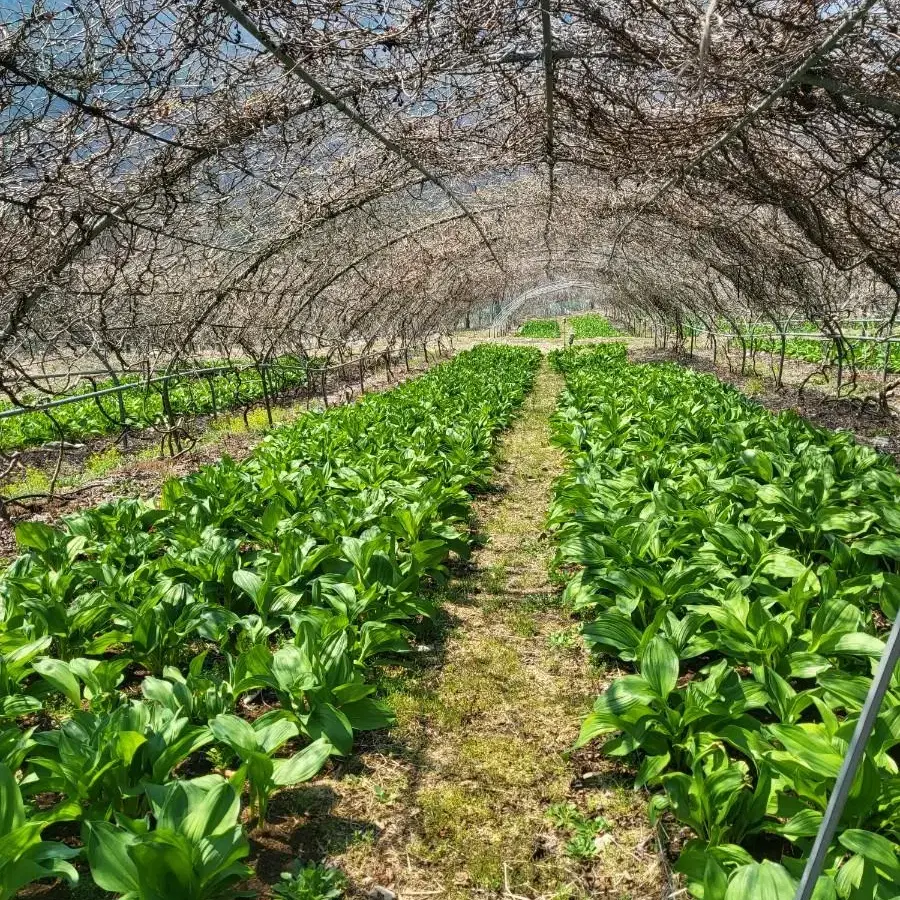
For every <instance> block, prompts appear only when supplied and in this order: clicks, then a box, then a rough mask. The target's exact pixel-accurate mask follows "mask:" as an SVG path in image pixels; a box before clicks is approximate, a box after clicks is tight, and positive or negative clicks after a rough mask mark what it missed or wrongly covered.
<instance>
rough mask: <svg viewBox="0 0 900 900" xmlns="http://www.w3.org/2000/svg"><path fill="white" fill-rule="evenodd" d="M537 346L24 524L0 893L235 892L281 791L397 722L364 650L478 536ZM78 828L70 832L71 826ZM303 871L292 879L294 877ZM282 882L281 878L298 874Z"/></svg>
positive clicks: (425, 609)
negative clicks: (67, 887) (81, 885)
mask: <svg viewBox="0 0 900 900" xmlns="http://www.w3.org/2000/svg"><path fill="white" fill-rule="evenodd" d="M539 359H540V354H539V353H538V352H537V351H536V350H532V349H528V348H512V347H497V346H483V347H478V348H476V349H474V350H471V351H468V352H466V353H462V354H460V355H459V356H457V357H456V358H455V359H454V360H452V361H451V362H447V363H445V364H442V365H440V366H438V367H436V368H434V369H432V370H431V371H430V372H429V373H428V374H426V375H424V376H423V377H421V378H419V379H416V380H413V381H410V382H407V383H406V384H404V385H402V386H401V387H398V388H396V389H394V390H393V391H390V392H387V393H384V394H373V395H370V396H368V397H366V398H364V399H362V400H360V401H359V402H357V403H355V404H350V405H347V406H343V407H338V408H333V409H331V410H328V411H325V412H321V413H315V412H314V413H310V414H308V415H305V416H303V417H301V418H300V419H299V420H298V421H297V422H296V423H295V424H292V425H290V426H285V427H282V428H278V429H275V430H274V431H272V432H271V433H270V434H269V435H267V437H266V438H265V439H264V440H263V441H262V443H261V445H260V446H259V447H258V448H257V450H256V451H255V452H254V453H253V454H252V456H251V457H250V458H249V459H248V460H247V461H246V462H244V463H242V464H237V463H235V462H232V461H230V460H229V459H227V458H224V459H222V460H221V461H219V462H218V463H216V464H214V465H210V466H207V467H205V468H203V469H201V470H200V471H198V472H197V473H196V474H194V475H191V476H189V477H186V478H184V479H181V480H173V481H170V482H168V483H167V484H166V485H165V487H164V489H163V491H162V495H161V497H160V500H159V502H158V503H155V504H151V503H146V502H142V501H140V500H118V501H116V502H112V503H108V504H105V505H102V506H99V507H97V508H95V509H90V510H87V511H84V512H81V513H78V514H76V515H71V516H68V517H66V518H65V519H63V520H62V522H61V523H60V525H59V526H58V527H50V526H48V525H44V524H41V523H37V522H32V523H26V524H22V525H19V526H18V528H17V531H16V536H17V540H18V542H19V545H20V547H21V549H22V554H21V555H20V556H19V557H18V558H17V559H16V560H15V561H14V562H13V563H12V565H11V566H10V567H9V568H8V569H7V570H6V572H5V573H4V574H3V575H2V576H0V900H6V898H9V897H12V896H13V895H14V894H15V893H16V891H17V890H19V889H20V888H21V887H22V886H24V885H26V884H28V883H30V882H32V881H35V880H39V879H44V878H52V877H62V878H66V879H69V880H70V881H74V880H75V879H76V878H77V877H78V874H79V873H78V870H77V869H76V868H75V867H74V865H73V861H74V860H75V858H76V857H80V858H81V860H82V862H81V869H82V874H83V872H84V868H85V864H86V866H87V868H88V870H89V872H90V877H91V878H92V879H93V881H94V882H95V883H96V885H97V886H99V887H100V888H101V889H103V890H105V891H109V892H111V893H113V894H115V895H117V896H119V897H122V898H137V900H163V898H169V900H171V898H172V897H178V898H179V900H215V898H224V897H229V896H234V895H235V894H234V892H235V891H236V890H237V889H238V888H239V887H240V886H241V885H242V883H244V882H245V881H246V879H247V877H248V875H249V874H250V869H249V868H248V866H247V865H246V862H245V860H246V857H247V856H248V854H249V844H248V837H247V832H248V828H249V827H253V826H255V825H256V824H257V823H260V822H263V821H264V820H265V818H266V814H267V809H268V804H269V801H270V798H271V796H272V795H273V793H274V792H276V791H278V790H280V789H283V788H286V787H289V786H292V785H296V784H299V783H302V782H304V781H307V780H308V779H310V778H312V777H313V776H314V775H315V774H316V773H317V772H319V771H320V769H321V768H322V767H323V766H324V765H325V764H326V763H327V761H328V759H329V758H330V757H331V756H335V755H344V754H347V753H349V752H350V751H351V748H352V746H353V743H354V736H355V734H356V733H357V732H360V731H366V730H371V729H379V728H382V727H385V726H387V725H389V724H390V722H391V720H392V715H391V711H390V709H389V708H388V706H387V705H386V704H385V703H384V702H382V701H381V700H379V699H378V698H377V696H376V695H375V694H376V687H375V685H374V684H373V682H372V679H371V677H370V675H371V671H370V670H371V665H372V662H373V660H374V659H375V658H377V657H381V658H384V657H385V655H386V654H387V655H391V656H395V655H402V654H404V653H406V652H407V651H408V650H409V647H410V637H411V634H412V633H413V632H412V629H413V628H414V627H416V624H417V622H419V621H420V620H421V619H422V618H423V617H428V616H431V615H432V613H433V609H432V604H431V602H430V601H429V600H428V599H427V596H426V594H427V591H426V588H427V587H428V585H430V584H433V583H435V582H440V581H441V580H442V579H443V578H444V577H445V576H446V574H447V568H446V566H447V561H448V556H449V554H451V553H456V554H459V555H460V556H461V557H464V556H465V555H466V554H467V553H468V549H469V537H468V531H467V519H468V514H469V502H470V491H471V490H473V489H477V488H479V487H481V486H483V485H484V484H485V482H486V479H487V478H488V476H489V473H490V467H491V453H492V447H493V443H494V437H495V434H496V432H497V431H498V430H499V429H501V428H503V427H504V426H506V425H507V424H508V423H509V422H510V420H511V419H512V417H513V416H514V415H515V413H516V410H517V409H518V407H519V406H520V404H521V403H522V400H523V398H524V396H525V394H526V392H527V391H528V390H529V389H530V387H531V384H532V381H533V378H534V375H535V371H536V367H537V365H538V362H539ZM64 838H65V840H64ZM289 882H290V883H289ZM291 883H292V882H291V878H290V876H289V877H288V879H287V881H286V882H285V884H282V885H281V886H280V888H279V890H280V891H287V892H288V893H281V894H280V895H282V896H298V897H299V896H306V895H304V894H302V893H301V892H300V891H299V888H298V889H297V891H295V892H294V893H290V891H291V890H292V888H291Z"/></svg>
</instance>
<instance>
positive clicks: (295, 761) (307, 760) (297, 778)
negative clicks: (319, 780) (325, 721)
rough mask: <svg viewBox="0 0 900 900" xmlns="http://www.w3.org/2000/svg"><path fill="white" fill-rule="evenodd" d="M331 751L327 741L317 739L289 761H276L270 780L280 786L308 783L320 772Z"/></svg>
mask: <svg viewBox="0 0 900 900" xmlns="http://www.w3.org/2000/svg"><path fill="white" fill-rule="evenodd" d="M333 749H334V748H333V747H332V746H331V744H330V743H329V742H328V740H327V739H325V738H319V740H317V741H314V742H313V743H312V744H310V745H309V746H308V747H304V748H303V749H302V750H301V751H300V752H299V753H295V754H294V755H293V756H292V757H290V758H289V759H276V760H275V761H274V762H275V768H274V770H273V773H272V780H273V781H274V782H275V784H278V785H282V786H286V785H291V784H300V783H301V782H303V781H309V780H310V778H314V777H315V776H316V775H317V774H318V773H319V772H320V771H321V769H322V766H324V765H325V763H326V762H327V760H328V757H329V756H330V755H331V753H332V752H333Z"/></svg>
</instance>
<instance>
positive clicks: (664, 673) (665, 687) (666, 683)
mask: <svg viewBox="0 0 900 900" xmlns="http://www.w3.org/2000/svg"><path fill="white" fill-rule="evenodd" d="M641 675H642V676H643V677H644V678H645V679H646V681H647V683H648V684H649V685H650V687H651V688H652V689H653V690H654V691H655V692H656V694H657V696H658V697H660V698H661V699H663V700H664V699H665V698H666V697H668V696H669V694H671V693H672V691H674V690H675V685H676V684H677V683H678V655H677V654H676V653H675V651H674V650H673V649H672V645H671V644H670V643H669V642H668V641H667V640H666V639H665V638H662V637H655V638H654V639H653V640H652V641H650V643H649V644H648V645H647V649H646V650H645V651H644V657H643V659H642V660H641Z"/></svg>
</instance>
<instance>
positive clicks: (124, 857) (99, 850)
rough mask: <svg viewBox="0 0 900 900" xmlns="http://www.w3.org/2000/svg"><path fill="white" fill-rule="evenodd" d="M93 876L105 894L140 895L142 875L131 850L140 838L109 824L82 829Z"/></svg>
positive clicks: (91, 825) (82, 837)
mask: <svg viewBox="0 0 900 900" xmlns="http://www.w3.org/2000/svg"><path fill="white" fill-rule="evenodd" d="M81 839H82V840H83V841H84V846H85V852H86V854H87V859H88V863H89V865H90V867H91V877H92V878H93V879H94V881H95V882H96V883H97V884H98V885H99V886H100V887H101V888H103V890H105V891H112V892H113V893H116V894H130V893H133V892H134V893H139V892H140V886H141V876H140V872H139V871H138V867H137V865H135V862H134V860H133V859H132V858H131V855H130V854H129V852H128V851H129V850H130V849H131V848H132V847H133V846H134V844H135V843H136V841H137V836H136V835H133V834H129V833H128V832H126V831H123V830H122V829H121V828H116V826H115V825H111V824H110V823H109V822H85V823H84V825H83V826H82V829H81Z"/></svg>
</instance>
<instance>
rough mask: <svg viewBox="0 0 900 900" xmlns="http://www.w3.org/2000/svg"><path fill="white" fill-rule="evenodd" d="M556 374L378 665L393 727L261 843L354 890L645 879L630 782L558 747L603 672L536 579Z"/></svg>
mask: <svg viewBox="0 0 900 900" xmlns="http://www.w3.org/2000/svg"><path fill="white" fill-rule="evenodd" d="M560 388H561V382H560V379H559V377H558V376H557V375H555V374H553V373H552V372H550V371H549V369H548V367H547V366H546V364H545V366H544V368H543V369H542V371H541V374H540V376H539V378H538V381H537V385H536V388H535V391H534V393H533V395H532V397H531V398H530V399H529V400H528V401H527V402H526V406H525V408H524V410H523V414H522V416H521V417H520V418H519V420H518V421H517V422H516V423H515V424H514V426H513V427H512V429H511V430H510V431H509V432H508V433H507V434H506V436H505V437H504V440H503V444H502V447H501V452H500V457H499V466H498V477H497V479H496V483H495V489H494V492H493V493H491V494H488V495H487V496H485V497H482V498H480V499H479V501H478V502H477V504H476V519H477V524H478V527H479V529H480V531H481V534H482V536H483V542H484V543H483V546H481V547H480V549H478V550H477V551H476V552H475V553H474V555H473V558H472V560H471V561H470V562H469V563H468V564H467V565H466V566H465V567H464V568H463V569H462V570H461V571H460V572H459V573H458V574H457V576H456V577H455V578H454V579H453V580H452V581H451V583H450V584H449V585H448V586H447V589H446V592H445V593H446V596H445V597H444V598H443V608H444V613H443V620H442V621H441V622H438V623H437V624H436V626H435V633H434V634H432V635H430V636H428V637H426V638H425V640H426V643H425V645H424V646H422V647H420V650H422V652H421V653H419V654H418V660H419V661H418V662H417V664H416V665H414V666H413V667H411V668H410V667H406V668H404V669H398V670H395V671H390V672H387V673H385V676H384V685H385V690H386V692H387V694H388V696H389V698H390V699H391V701H392V702H393V704H394V706H395V708H396V710H397V716H398V722H397V726H396V727H395V728H393V729H392V730H391V731H390V732H388V733H387V734H382V735H378V736H373V737H372V739H371V743H370V744H369V745H368V746H362V747H361V751H360V753H359V754H358V755H357V756H355V757H354V758H353V759H352V760H351V761H350V762H348V763H347V765H346V767H345V769H344V771H342V772H339V773H338V774H337V775H336V777H334V778H331V779H326V780H323V781H320V782H317V783H316V784H315V785H310V786H307V787H305V788H302V789H301V790H300V791H298V792H296V793H295V794H294V792H291V793H292V794H294V796H293V797H291V796H290V795H286V796H285V797H284V803H285V804H288V808H286V809H283V810H282V814H283V815H284V819H283V820H282V826H280V827H279V826H276V828H275V829H274V831H273V833H272V834H271V835H270V836H269V840H270V846H269V847H268V849H269V850H271V851H274V852H275V854H276V856H279V855H281V853H283V854H284V856H285V857H286V856H288V855H289V853H290V851H291V850H292V849H293V850H294V852H296V851H297V850H299V849H301V848H302V849H303V850H305V851H306V852H308V853H318V854H320V856H319V858H321V856H326V857H327V858H328V859H329V860H330V861H332V862H335V863H337V864H339V865H340V866H341V867H342V868H344V870H345V871H346V872H347V873H348V875H349V876H350V877H351V880H352V883H353V885H354V895H355V896H360V897H366V896H369V897H374V898H379V897H382V898H390V897H391V896H392V895H396V896H397V897H399V898H400V900H407V898H408V900H415V898H429V897H435V898H451V900H455V898H472V897H510V898H514V897H528V898H538V897H541V898H556V900H564V898H570V900H574V898H582V897H585V898H586V897H588V896H590V897H603V898H615V900H626V898H628V900H643V898H654V900H656V898H658V897H660V896H661V881H660V874H659V870H658V864H657V858H656V854H655V843H654V841H653V840H652V835H651V834H650V832H649V829H648V826H647V817H646V802H645V799H644V798H643V797H642V796H641V795H635V794H634V793H633V792H632V791H631V788H630V784H631V779H630V778H629V777H628V776H627V775H625V774H623V773H618V772H616V770H615V768H614V767H613V766H612V765H611V764H610V763H609V762H608V761H605V760H601V759H598V758H597V757H596V756H593V755H587V754H579V755H577V756H576V757H575V758H574V759H567V758H566V757H565V756H564V753H565V751H566V750H567V748H568V747H570V746H571V744H572V742H573V740H574V738H575V736H576V735H577V732H578V726H579V722H580V719H581V717H582V716H583V715H584V713H585V712H586V711H587V710H588V708H589V707H590V704H591V702H592V700H593V698H594V697H595V696H596V694H597V692H598V690H599V688H600V687H601V684H602V681H603V673H600V672H597V671H596V670H593V669H592V667H591V666H590V663H589V660H588V659H587V658H586V655H585V653H584V651H583V649H582V648H581V645H580V642H579V641H578V640H577V639H576V634H575V631H574V629H573V623H572V621H571V619H570V618H569V616H568V615H567V614H566V613H565V611H563V610H561V609H560V608H559V605H558V601H557V593H558V591H557V590H556V589H555V588H554V587H553V586H552V585H551V583H550V582H549V580H548V563H549V560H550V557H551V554H552V548H551V545H550V542H549V541H548V540H547V537H546V534H545V533H544V523H545V518H546V514H547V505H548V502H549V498H550V489H551V482H552V480H553V478H554V477H555V476H556V475H557V474H558V472H559V470H560V466H561V464H562V460H561V456H560V454H559V452H558V451H557V450H556V449H555V448H553V447H551V445H550V443H549V428H548V417H549V415H550V414H551V413H552V411H553V408H554V405H555V399H556V396H557V394H558V392H559V390H560ZM273 812H274V810H273ZM285 820H287V821H285ZM289 821H292V823H293V826H294V827H293V828H290V829H289V830H288V833H287V834H286V833H285V830H284V829H283V826H284V825H287V824H288V822H289ZM601 826H602V827H601ZM260 838H261V843H262V844H264V845H265V844H266V842H267V841H266V836H262V835H260ZM285 842H286V843H287V846H285ZM279 845H280V846H279ZM279 851H280V853H279ZM261 874H262V873H261ZM381 888H386V889H388V891H389V893H381V892H380V889H381Z"/></svg>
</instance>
